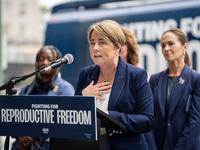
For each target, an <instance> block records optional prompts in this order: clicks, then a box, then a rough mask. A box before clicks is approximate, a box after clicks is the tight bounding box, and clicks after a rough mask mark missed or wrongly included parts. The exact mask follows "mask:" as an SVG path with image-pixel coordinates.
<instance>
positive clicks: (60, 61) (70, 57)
mask: <svg viewBox="0 0 200 150" xmlns="http://www.w3.org/2000/svg"><path fill="white" fill-rule="evenodd" d="M73 61H74V57H73V55H71V54H66V55H65V56H64V57H63V58H61V59H58V60H56V61H54V62H52V63H51V64H50V65H49V66H44V67H42V68H41V70H40V73H42V72H46V71H49V70H51V69H56V68H58V67H60V66H61V65H63V64H71V63H72V62H73Z"/></svg>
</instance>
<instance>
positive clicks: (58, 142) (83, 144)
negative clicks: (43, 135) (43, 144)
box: [49, 108, 126, 150]
mask: <svg viewBox="0 0 200 150" xmlns="http://www.w3.org/2000/svg"><path fill="white" fill-rule="evenodd" d="M101 127H105V128H115V129H125V128H126V126H125V125H124V124H122V123H121V122H119V121H118V120H116V119H114V118H112V117H110V116H109V115H107V114H106V113H104V112H103V111H101V110H100V109H98V108H97V134H98V140H97V141H95V140H81V139H80V140H79V139H61V138H51V139H50V148H49V149H50V150H58V149H69V150H100V142H101V141H100V128H101Z"/></svg>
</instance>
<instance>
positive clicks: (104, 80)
mask: <svg viewBox="0 0 200 150" xmlns="http://www.w3.org/2000/svg"><path fill="white" fill-rule="evenodd" d="M115 74H116V71H115V72H114V73H113V74H112V75H111V76H110V77H109V78H108V79H105V78H104V77H103V74H102V72H101V70H100V75H101V77H102V79H103V83H105V82H109V81H111V80H112V79H113V78H114V76H115Z"/></svg>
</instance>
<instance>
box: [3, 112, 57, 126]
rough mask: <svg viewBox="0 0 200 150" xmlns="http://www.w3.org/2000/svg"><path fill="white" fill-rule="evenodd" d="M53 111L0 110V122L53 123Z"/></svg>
mask: <svg viewBox="0 0 200 150" xmlns="http://www.w3.org/2000/svg"><path fill="white" fill-rule="evenodd" d="M53 112H54V110H38V109H20V110H19V109H1V122H21V123H28V122H31V123H54V120H53V118H54V115H53Z"/></svg>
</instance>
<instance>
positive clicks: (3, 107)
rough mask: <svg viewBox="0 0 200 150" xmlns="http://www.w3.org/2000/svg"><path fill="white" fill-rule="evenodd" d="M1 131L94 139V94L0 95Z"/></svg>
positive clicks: (13, 133) (21, 134)
mask: <svg viewBox="0 0 200 150" xmlns="http://www.w3.org/2000/svg"><path fill="white" fill-rule="evenodd" d="M0 116H1V118H0V135H2V136H31V137H50V138H66V139H67V138H68V139H89V140H97V121H96V106H95V98H94V97H83V96H0Z"/></svg>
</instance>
